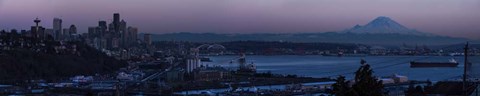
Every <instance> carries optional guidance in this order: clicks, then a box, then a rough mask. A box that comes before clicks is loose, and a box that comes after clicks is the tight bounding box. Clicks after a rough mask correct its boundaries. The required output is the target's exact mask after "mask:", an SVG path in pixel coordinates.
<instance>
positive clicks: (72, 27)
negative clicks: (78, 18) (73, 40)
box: [69, 24, 77, 35]
mask: <svg viewBox="0 0 480 96" xmlns="http://www.w3.org/2000/svg"><path fill="white" fill-rule="evenodd" d="M69 33H70V35H73V34H77V27H75V25H73V24H72V25H70V30H69Z"/></svg>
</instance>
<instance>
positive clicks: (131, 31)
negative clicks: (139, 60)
mask: <svg viewBox="0 0 480 96" xmlns="http://www.w3.org/2000/svg"><path fill="white" fill-rule="evenodd" d="M127 30H128V34H130V35H129V36H130V37H129V39H128V41H129V43H130V45H131V46H134V45H135V43H136V42H137V34H138V28H136V27H128V29H127Z"/></svg>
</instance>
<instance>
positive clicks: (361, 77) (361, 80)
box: [352, 64, 385, 96]
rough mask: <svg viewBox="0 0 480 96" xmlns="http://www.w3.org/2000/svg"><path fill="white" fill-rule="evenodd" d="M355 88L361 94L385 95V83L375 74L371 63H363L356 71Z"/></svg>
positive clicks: (371, 95)
mask: <svg viewBox="0 0 480 96" xmlns="http://www.w3.org/2000/svg"><path fill="white" fill-rule="evenodd" d="M352 88H353V90H355V92H356V93H357V94H358V95H360V96H383V95H385V94H384V93H383V84H382V81H380V80H378V79H377V77H375V76H373V70H372V69H371V68H370V65H368V64H363V65H362V66H361V67H360V68H359V69H358V70H357V71H356V72H355V84H353V86H352Z"/></svg>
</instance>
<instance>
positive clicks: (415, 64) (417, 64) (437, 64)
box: [410, 59, 458, 68]
mask: <svg viewBox="0 0 480 96" xmlns="http://www.w3.org/2000/svg"><path fill="white" fill-rule="evenodd" d="M457 66H458V62H457V61H456V60H455V59H450V60H449V61H448V62H419V61H412V62H410V67H411V68H414V67H457Z"/></svg>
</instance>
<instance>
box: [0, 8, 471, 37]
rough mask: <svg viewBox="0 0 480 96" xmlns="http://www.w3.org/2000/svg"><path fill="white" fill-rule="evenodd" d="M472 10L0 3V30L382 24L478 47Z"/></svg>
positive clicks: (284, 29) (314, 28)
mask: <svg viewBox="0 0 480 96" xmlns="http://www.w3.org/2000/svg"><path fill="white" fill-rule="evenodd" d="M110 3H111V4H110ZM85 6H89V7H85ZM33 9H35V10H33ZM475 9H480V1H475V0H459V1H450V0H443V1H439V0H422V1H416V0H402V1H400V0H396V1H377V0H369V1H350V0H343V1H327V0H315V1H313V0H304V1H295V2H290V1H288V0H263V1H256V0H251V1H248V0H247V1H210V0H206V1H191V0H180V1H171V0H164V1H143V0H140V1H115V2H113V1H110V0H104V1H94V0H91V1H90V0H86V1H68V2H65V1H61V0H44V1H40V0H30V1H29V0H27V1H14V0H4V1H0V17H2V18H0V21H1V23H0V29H6V30H8V29H17V30H18V29H28V27H29V26H32V25H33V23H32V21H31V20H33V19H34V18H36V17H38V18H39V19H41V20H42V22H41V23H40V26H43V27H45V28H53V26H52V22H53V18H60V19H62V20H63V22H62V24H63V26H69V25H71V24H74V25H76V27H77V29H78V32H79V33H86V32H87V29H88V27H89V26H94V25H97V21H100V20H104V21H107V22H111V21H113V20H112V19H113V18H111V14H113V13H120V14H121V17H122V19H125V20H126V21H129V25H132V26H138V29H139V32H142V33H156V34H161V33H174V32H213V33H240V34H242V33H299V32H327V31H342V30H345V29H348V28H351V27H353V26H354V25H356V24H359V25H365V24H366V23H368V22H369V21H370V20H373V19H374V18H376V17H378V16H388V17H391V18H392V19H394V20H396V21H398V22H399V23H401V24H403V25H405V26H406V27H408V28H411V29H417V30H419V31H423V32H429V33H434V34H439V35H446V36H453V37H467V38H470V39H479V38H480V37H479V36H478V35H479V33H478V32H479V31H480V27H477V25H479V24H480V12H478V11H476V10H475ZM32 14H36V15H32ZM85 14H89V15H85ZM92 14H93V15H92Z"/></svg>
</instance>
